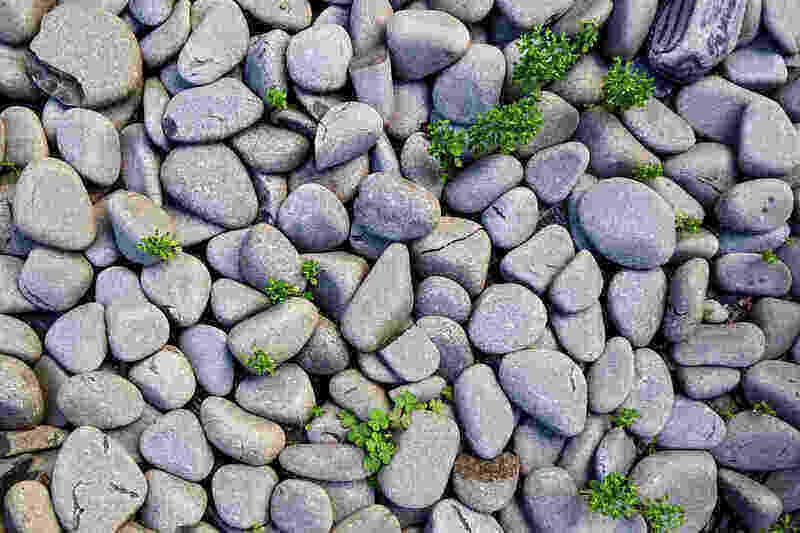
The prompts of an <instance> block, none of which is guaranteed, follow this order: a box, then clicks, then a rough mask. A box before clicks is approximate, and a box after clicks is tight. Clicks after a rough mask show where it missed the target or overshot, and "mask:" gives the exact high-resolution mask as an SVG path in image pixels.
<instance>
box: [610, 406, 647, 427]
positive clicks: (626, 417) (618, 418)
mask: <svg viewBox="0 0 800 533" xmlns="http://www.w3.org/2000/svg"><path fill="white" fill-rule="evenodd" d="M640 416H641V415H640V414H639V411H637V410H636V409H632V408H630V407H623V408H621V409H618V410H617V412H616V413H614V414H613V415H611V423H612V424H613V425H614V427H618V428H629V427H631V426H632V425H633V424H634V423H635V422H636V420H637V419H638V418H639V417H640Z"/></svg>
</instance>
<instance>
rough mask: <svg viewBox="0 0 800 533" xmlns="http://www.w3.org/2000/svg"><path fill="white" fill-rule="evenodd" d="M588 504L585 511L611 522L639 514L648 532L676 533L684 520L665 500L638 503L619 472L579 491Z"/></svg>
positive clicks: (635, 493) (635, 489)
mask: <svg viewBox="0 0 800 533" xmlns="http://www.w3.org/2000/svg"><path fill="white" fill-rule="evenodd" d="M581 493H582V494H584V495H585V496H587V498H588V500H589V509H591V510H592V511H593V512H595V513H602V514H604V515H607V516H610V517H611V518H614V519H619V518H630V517H631V516H633V515H634V514H636V513H639V514H641V515H642V517H644V519H645V520H647V523H648V524H649V526H650V531H654V532H658V533H663V532H666V531H670V530H674V529H678V528H680V527H681V526H682V525H683V522H684V520H685V516H684V511H683V508H682V507H681V506H680V505H676V504H671V503H667V497H666V496H663V497H661V498H658V499H656V500H648V499H645V500H642V498H641V497H640V496H639V489H638V487H637V486H636V484H635V483H633V481H631V480H630V479H628V477H627V476H626V475H624V474H622V473H620V472H611V473H610V474H608V475H607V476H606V477H604V478H603V480H602V481H598V480H592V481H590V482H589V489H588V490H583V491H581Z"/></svg>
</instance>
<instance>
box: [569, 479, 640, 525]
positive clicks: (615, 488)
mask: <svg viewBox="0 0 800 533" xmlns="http://www.w3.org/2000/svg"><path fill="white" fill-rule="evenodd" d="M581 493H582V494H584V495H585V496H587V497H588V498H589V508H590V509H591V510H592V511H593V512H595V513H601V514H604V515H606V516H610V517H611V518H615V519H619V518H630V517H631V516H633V515H634V514H635V513H636V512H637V511H638V507H639V494H638V492H637V488H636V485H635V484H634V483H633V482H632V481H631V480H630V479H628V478H627V477H626V476H625V475H624V474H621V473H620V472H611V473H610V474H608V475H607V476H606V477H604V478H603V480H602V481H598V480H596V479H593V480H591V481H590V482H589V489H588V490H583V491H581Z"/></svg>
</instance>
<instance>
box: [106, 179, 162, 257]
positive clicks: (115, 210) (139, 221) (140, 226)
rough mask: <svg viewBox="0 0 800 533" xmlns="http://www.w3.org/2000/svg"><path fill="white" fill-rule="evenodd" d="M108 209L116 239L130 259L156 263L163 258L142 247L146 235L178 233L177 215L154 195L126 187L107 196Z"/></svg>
mask: <svg viewBox="0 0 800 533" xmlns="http://www.w3.org/2000/svg"><path fill="white" fill-rule="evenodd" d="M104 201H105V205H106V211H107V213H108V218H109V220H110V221H111V226H112V228H113V230H114V241H115V243H116V246H117V248H118V249H119V251H120V252H121V253H122V255H124V256H125V257H126V258H127V259H128V260H129V261H132V262H134V263H139V264H142V265H153V264H156V263H157V262H159V261H161V259H160V258H159V257H154V256H151V255H149V254H148V253H146V252H145V251H144V250H141V249H140V248H139V243H140V242H141V241H142V239H144V238H145V237H149V236H152V235H154V234H155V233H156V232H159V233H160V234H167V233H169V234H170V235H171V236H173V237H174V236H175V234H176V225H175V219H174V218H173V217H171V216H170V215H169V213H167V212H166V211H165V210H164V209H163V208H161V207H160V206H159V205H157V204H156V203H155V202H154V201H153V200H152V199H150V198H148V197H146V196H144V195H142V194H139V193H136V192H129V191H125V190H119V191H116V192H114V193H112V194H111V195H109V196H107V197H106V198H105V200H104Z"/></svg>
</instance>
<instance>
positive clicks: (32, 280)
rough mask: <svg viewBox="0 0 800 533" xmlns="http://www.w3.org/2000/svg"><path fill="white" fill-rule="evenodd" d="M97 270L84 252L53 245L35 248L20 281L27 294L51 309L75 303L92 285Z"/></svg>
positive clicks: (59, 308) (69, 306) (27, 296)
mask: <svg viewBox="0 0 800 533" xmlns="http://www.w3.org/2000/svg"><path fill="white" fill-rule="evenodd" d="M93 278H94V271H93V270H92V265H91V264H90V263H89V261H87V260H86V259H85V258H84V256H83V255H81V254H79V253H75V252H62V251H59V250H55V249H52V248H34V249H33V250H31V253H30V254H28V257H27V259H26V260H25V264H24V265H23V266H22V270H21V271H20V273H19V278H18V279H17V284H18V285H19V290H20V291H21V292H22V294H23V295H24V296H25V298H26V299H27V300H28V301H30V302H32V303H33V304H34V305H36V307H38V308H40V309H43V310H47V311H67V310H68V309H71V308H72V307H74V306H75V305H76V304H77V303H78V302H79V301H80V299H81V298H82V297H83V296H84V295H85V294H86V292H87V291H88V290H89V288H90V287H91V285H92V281H93Z"/></svg>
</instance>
